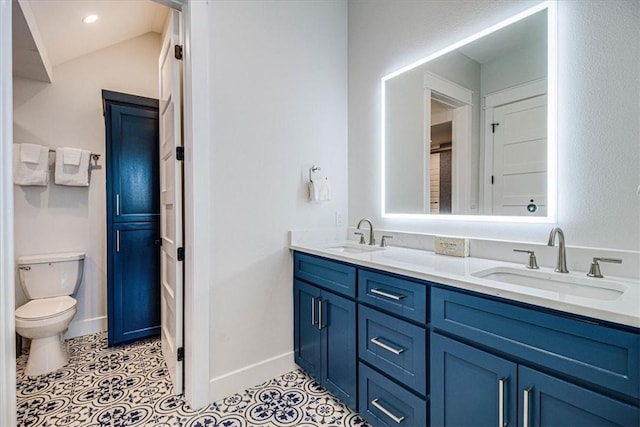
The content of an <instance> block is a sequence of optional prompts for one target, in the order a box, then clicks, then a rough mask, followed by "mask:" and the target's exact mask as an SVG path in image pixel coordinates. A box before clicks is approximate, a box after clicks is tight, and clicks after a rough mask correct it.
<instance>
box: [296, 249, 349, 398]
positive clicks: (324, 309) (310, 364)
mask: <svg viewBox="0 0 640 427" xmlns="http://www.w3.org/2000/svg"><path fill="white" fill-rule="evenodd" d="M294 263H295V267H294V304H293V308H294V360H295V362H296V364H297V365H298V366H300V367H301V368H302V369H303V370H304V371H306V372H307V373H308V374H309V375H310V376H312V377H313V378H315V379H316V380H317V381H318V382H319V383H320V384H322V385H323V386H324V387H326V388H327V390H329V391H330V392H331V393H333V394H334V395H335V396H336V397H337V398H339V399H340V400H341V401H342V402H344V403H345V404H346V405H347V406H349V407H350V408H353V409H357V406H356V405H357V401H356V390H357V384H356V380H357V377H356V372H357V366H356V361H357V355H356V302H355V301H354V300H352V299H350V298H349V295H352V296H354V295H355V267H352V266H348V265H345V264H341V263H338V262H334V261H330V260H327V259H323V258H318V257H314V256H310V255H306V254H300V253H295V254H294ZM323 273H326V274H327V276H326V277H325V276H324V274H323ZM336 292H340V293H343V295H338V293H336Z"/></svg>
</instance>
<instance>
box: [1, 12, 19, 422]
mask: <svg viewBox="0 0 640 427" xmlns="http://www.w3.org/2000/svg"><path fill="white" fill-rule="evenodd" d="M11 3H12V1H11V0H0V41H1V42H0V43H2V44H1V45H0V76H2V77H1V80H0V129H1V132H2V134H1V135H0V138H2V139H1V140H0V153H1V155H0V304H2V307H0V325H2V326H1V327H0V425H3V426H14V425H16V353H15V351H16V350H15V348H16V342H15V337H16V335H15V330H16V328H15V323H14V322H15V318H14V316H13V311H14V308H15V302H14V299H15V287H14V286H13V284H14V283H15V278H14V273H15V263H14V259H13V179H12V165H11V164H12V161H13V155H12V153H11V144H12V143H13V77H12V74H13V71H12V58H11V56H12V49H11Z"/></svg>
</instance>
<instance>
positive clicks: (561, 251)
mask: <svg viewBox="0 0 640 427" xmlns="http://www.w3.org/2000/svg"><path fill="white" fill-rule="evenodd" d="M556 234H557V235H558V264H557V265H556V268H555V269H554V270H555V271H557V272H558V273H568V272H569V270H567V252H566V249H565V247H564V233H563V232H562V229H561V228H560V227H554V228H553V229H552V230H551V233H549V241H548V242H547V246H555V244H556V243H555V241H556Z"/></svg>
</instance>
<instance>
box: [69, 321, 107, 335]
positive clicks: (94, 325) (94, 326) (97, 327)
mask: <svg viewBox="0 0 640 427" xmlns="http://www.w3.org/2000/svg"><path fill="white" fill-rule="evenodd" d="M106 330H107V316H99V317H94V318H92V319H84V320H79V321H75V322H71V324H70V325H69V329H68V330H67V333H66V334H64V338H65V339H69V338H75V337H82V336H84V335H92V334H97V333H98V332H103V331H106Z"/></svg>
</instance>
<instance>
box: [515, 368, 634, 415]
mask: <svg viewBox="0 0 640 427" xmlns="http://www.w3.org/2000/svg"><path fill="white" fill-rule="evenodd" d="M518 384H519V386H518V388H519V391H518V395H519V396H520V399H522V400H521V404H520V408H521V415H520V417H519V418H520V421H521V424H520V425H527V426H530V427H552V426H567V427H570V426H576V427H608V426H610V427H613V426H628V427H631V426H638V425H640V410H639V409H638V407H636V406H631V405H628V404H626V403H623V402H620V401H618V400H615V399H612V398H610V397H607V396H603V395H601V394H598V393H595V392H593V391H591V390H588V389H585V388H582V387H579V386H577V385H575V384H571V383H568V382H565V381H562V380H560V379H558V378H555V377H552V376H549V375H546V374H543V373H541V372H538V371H535V370H533V369H529V368H527V367H524V366H520V367H519V369H518Z"/></svg>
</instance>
